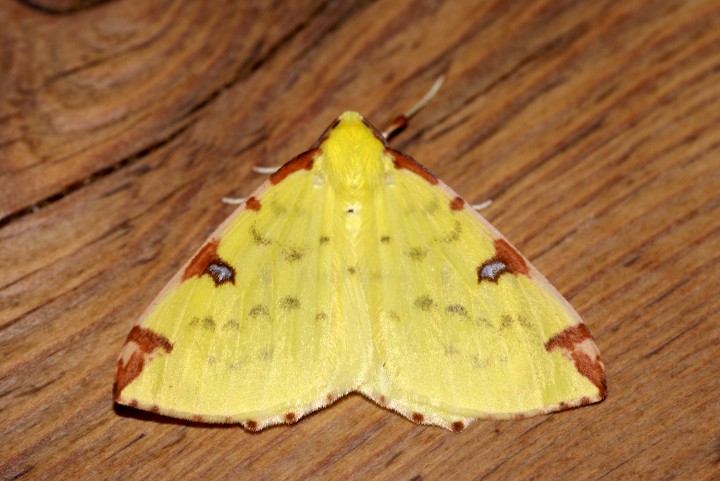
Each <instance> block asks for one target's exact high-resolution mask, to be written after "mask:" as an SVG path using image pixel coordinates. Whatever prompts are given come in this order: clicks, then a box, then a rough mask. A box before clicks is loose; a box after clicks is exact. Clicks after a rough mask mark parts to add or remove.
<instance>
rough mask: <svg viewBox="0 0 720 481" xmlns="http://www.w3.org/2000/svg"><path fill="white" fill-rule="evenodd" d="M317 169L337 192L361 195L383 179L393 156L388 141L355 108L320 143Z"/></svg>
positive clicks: (356, 196) (341, 118) (342, 117)
mask: <svg viewBox="0 0 720 481" xmlns="http://www.w3.org/2000/svg"><path fill="white" fill-rule="evenodd" d="M320 150H321V152H322V154H321V157H320V159H318V160H319V162H318V169H319V171H320V173H321V174H322V175H323V177H324V178H325V179H326V181H327V182H328V183H329V184H330V185H331V186H332V188H333V189H334V190H335V191H336V193H337V194H338V195H339V196H341V197H346V198H362V197H365V196H366V195H368V194H370V193H371V192H372V191H373V190H374V189H376V188H377V187H379V186H380V185H381V184H382V183H383V182H384V181H385V176H386V172H387V171H388V170H389V168H390V166H391V165H392V160H391V159H390V158H389V156H388V155H387V154H385V144H384V143H383V141H382V140H380V139H379V138H378V137H377V134H376V133H375V132H373V130H371V129H370V128H369V127H368V126H367V125H366V124H365V122H364V121H363V118H362V117H361V116H360V114H358V113H356V112H345V113H344V114H342V115H341V116H340V118H339V119H338V123H337V125H335V127H333V128H332V129H331V130H330V132H329V133H328V135H327V138H326V139H325V140H324V141H323V142H322V143H321V144H320Z"/></svg>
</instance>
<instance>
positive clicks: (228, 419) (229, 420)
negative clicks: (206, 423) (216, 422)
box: [223, 416, 235, 424]
mask: <svg viewBox="0 0 720 481" xmlns="http://www.w3.org/2000/svg"><path fill="white" fill-rule="evenodd" d="M234 422H235V421H233V418H231V417H230V416H225V419H223V423H225V424H232V423H234Z"/></svg>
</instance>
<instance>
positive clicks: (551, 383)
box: [358, 151, 605, 430]
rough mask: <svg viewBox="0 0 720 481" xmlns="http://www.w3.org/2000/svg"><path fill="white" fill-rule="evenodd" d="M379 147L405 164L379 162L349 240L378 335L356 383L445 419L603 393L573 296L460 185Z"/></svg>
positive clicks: (524, 409)
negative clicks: (380, 185) (381, 179)
mask: <svg viewBox="0 0 720 481" xmlns="http://www.w3.org/2000/svg"><path fill="white" fill-rule="evenodd" d="M388 155H389V156H390V157H391V158H393V159H394V162H393V164H395V163H397V162H398V160H400V161H401V162H402V163H403V164H404V165H406V166H409V167H411V168H412V169H413V170H408V168H405V169H392V170H391V169H388V173H389V174H388V175H390V176H391V177H392V178H391V179H389V180H388V182H387V187H386V188H385V189H382V190H381V191H378V195H376V196H375V197H374V198H373V202H372V206H370V207H369V208H368V210H370V211H371V214H370V215H368V221H369V222H368V226H367V229H366V230H364V231H363V238H362V239H361V240H360V241H359V242H358V246H359V247H361V248H362V253H361V254H359V257H362V258H364V259H366V262H365V265H366V266H367V269H368V271H369V276H368V278H367V279H366V282H365V284H364V288H365V291H366V292H367V299H368V303H369V305H370V306H371V312H372V316H371V319H370V322H371V325H372V334H373V344H374V347H375V357H374V361H373V370H372V375H371V376H369V377H368V379H367V380H366V382H365V383H364V384H363V386H362V387H361V390H362V392H364V393H365V394H367V395H368V396H369V397H371V398H372V399H374V400H375V401H377V402H378V403H380V404H382V405H384V406H387V407H389V408H391V409H394V410H396V411H398V412H400V413H401V414H403V415H404V416H406V417H408V418H409V419H412V420H414V421H415V422H420V423H428V424H436V425H440V426H443V427H446V428H449V429H454V430H460V429H463V428H464V427H465V426H466V425H467V423H468V422H470V421H471V420H472V419H475V418H484V417H493V418H510V417H524V416H531V415H534V414H539V413H546V412H550V411H557V410H561V409H565V408H568V407H574V406H579V405H581V404H587V403H591V402H597V401H599V400H601V399H602V398H603V397H604V396H605V377H604V367H603V364H602V361H601V359H600V355H599V352H598V349H597V347H596V345H595V343H594V341H593V340H592V337H591V336H590V333H589V332H588V330H587V329H586V328H585V326H584V324H582V322H581V320H580V318H579V317H578V315H577V314H576V313H575V311H574V310H573V309H572V307H570V305H569V304H568V303H567V302H566V301H565V300H564V299H563V298H562V297H561V296H560V295H559V294H558V293H557V292H556V291H555V289H554V288H552V287H551V286H550V285H549V284H548V283H547V281H546V280H545V279H544V278H543V277H542V276H541V275H540V274H539V273H538V272H537V271H536V270H535V269H534V268H533V267H532V266H531V265H530V264H529V263H528V262H527V260H525V259H524V258H523V257H522V256H521V255H520V254H519V253H518V252H517V251H516V250H515V249H514V248H513V247H512V246H511V245H510V244H509V243H508V242H507V240H505V238H504V237H502V236H501V235H500V234H499V233H498V232H497V231H496V230H495V229H494V228H493V227H492V226H491V225H490V224H489V223H488V222H487V221H485V220H484V219H483V218H482V217H481V216H480V215H479V214H478V213H477V212H475V211H474V210H473V209H472V208H471V207H470V206H467V205H466V204H465V202H464V201H463V200H462V199H461V198H460V197H458V196H457V194H455V193H454V192H452V191H451V190H450V189H449V188H448V187H447V186H445V185H444V184H442V183H440V182H439V181H438V180H437V179H435V178H434V177H433V176H432V175H431V174H429V173H427V172H425V171H422V170H419V168H418V166H417V164H415V163H414V161H413V160H412V159H409V158H407V157H406V156H404V155H403V154H400V153H398V152H393V151H388ZM386 163H388V164H389V163H390V162H388V161H387V160H386ZM418 173H420V174H421V175H418Z"/></svg>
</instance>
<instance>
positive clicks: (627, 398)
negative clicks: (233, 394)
mask: <svg viewBox="0 0 720 481" xmlns="http://www.w3.org/2000/svg"><path fill="white" fill-rule="evenodd" d="M0 25H2V28H0V71H1V72H2V75H0V219H1V220H0V478H2V479H23V480H24V479H82V478H90V479H146V478H152V479H200V478H202V479H268V480H270V479H272V480H277V479H312V480H315V479H392V480H397V479H405V480H411V479H412V480H421V479H425V480H430V479H530V478H532V479H573V480H586V479H587V480H591V479H593V480H594V479H693V480H698V479H708V480H709V479H719V478H720V425H719V424H718V417H719V415H720V409H719V407H720V406H719V394H718V393H719V392H720V389H719V388H720V382H719V379H720V362H719V361H718V357H719V354H720V349H719V347H720V323H718V316H717V312H718V311H719V310H720V295H718V294H720V292H719V290H718V287H717V286H718V278H719V276H720V268H719V266H720V264H719V262H718V259H719V258H720V222H719V221H720V160H719V159H720V4H718V2H716V1H713V0H705V1H702V0H696V1H681V0H657V1H654V0H630V1H626V2H611V1H585V2H579V1H555V0H537V1H527V2H522V1H518V2H505V1H501V0H495V1H487V2H442V1H421V2H409V1H389V0H380V1H375V2H372V1H347V2H322V1H306V2H275V3H274V4H271V3H270V2H255V3H253V2H231V1H224V2H221V1H217V2H188V1H184V2H181V1H170V0H149V1H146V2H132V1H129V0H111V1H102V2H92V1H89V2H88V1H81V0H78V1H70V0H65V1H59V2H52V1H50V0H42V1H40V0H38V1H32V2H30V1H28V2H10V1H8V2H2V3H0ZM441 73H445V74H446V75H447V82H446V84H445V86H444V87H443V89H442V90H441V92H440V94H439V95H438V97H437V98H436V99H434V100H433V101H432V102H431V104H430V105H429V106H428V107H427V108H426V109H425V110H423V111H422V112H421V113H420V114H419V115H418V116H417V117H416V118H415V119H413V122H412V123H411V125H410V126H409V127H408V129H407V130H406V131H405V132H404V133H403V134H401V135H400V136H399V137H398V138H397V139H396V140H395V142H394V146H395V147H396V148H399V149H401V150H404V151H406V152H408V153H409V154H411V155H412V156H413V157H415V158H417V159H419V160H420V161H421V162H422V163H423V164H424V165H426V166H427V167H428V168H430V169H431V170H432V171H433V172H434V173H435V174H436V175H438V176H439V177H440V178H442V179H443V180H444V181H445V182H447V183H448V184H449V185H451V186H453V187H454V188H455V189H456V190H457V191H458V192H460V193H461V194H462V195H464V196H465V197H466V199H467V200H468V201H471V202H479V201H482V200H485V199H488V198H491V199H493V200H494V203H493V204H492V206H491V207H489V208H488V209H487V210H486V211H485V212H484V214H485V215H486V216H487V217H488V218H489V220H490V221H491V222H493V223H494V225H495V226H497V227H498V228H499V229H500V230H501V231H502V232H503V233H504V234H505V235H506V236H507V237H508V238H509V239H510V240H511V241H512V242H513V243H514V244H515V245H516V246H518V247H519V248H520V249H521V250H522V251H523V252H524V254H525V255H526V256H528V257H529V258H530V259H532V260H533V262H534V263H535V265H536V266H537V267H538V268H539V269H540V271H542V272H543V273H545V274H546V276H547V277H548V278H549V279H550V280H551V282H553V283H554V284H555V285H556V286H557V287H558V289H559V290H560V291H561V292H563V293H564V294H565V295H566V296H567V297H568V299H569V300H570V301H571V302H572V303H573V304H574V306H575V307H576V308H577V310H578V311H579V312H580V313H581V315H582V316H583V318H584V319H585V321H586V323H587V325H588V326H589V327H590V329H591V330H592V332H593V334H594V335H595V337H596V339H597V342H598V345H599V346H600V349H601V351H602V353H603V356H604V358H605V362H606V365H607V369H608V382H609V397H608V399H606V400H605V401H604V402H603V403H601V404H599V405H595V406H590V407H585V408H582V409H577V410H572V411H569V412H564V413H560V414H556V415H550V416H544V417H537V418H531V419H526V420H522V421H507V422H493V421H479V422H476V423H475V424H473V425H471V427H470V428H468V429H467V430H466V431H465V432H463V433H462V434H455V433H451V432H446V431H444V430H441V429H438V428H431V427H419V426H416V425H414V424H412V423H410V422H408V421H407V420H405V419H403V418H401V417H399V416H397V415H395V414H393V413H391V412H388V411H385V410H382V409H380V408H378V407H377V406H375V405H373V404H372V403H370V402H369V401H367V400H365V399H364V398H362V397H361V396H358V395H351V396H349V397H347V398H344V399H342V400H341V401H339V402H338V403H336V404H335V405H333V406H332V407H331V408H329V409H325V410H322V411H320V412H317V413H315V414H313V415H312V416H309V417H308V418H306V419H303V420H302V421H301V422H299V423H297V424H295V425H292V426H282V427H276V428H272V429H268V430H266V431H264V432H261V433H259V434H251V433H248V432H245V431H243V430H242V429H241V428H237V427H208V426H204V425H193V424H192V423H183V422H176V421H173V420H170V419H165V418H159V417H154V416H151V415H146V414H142V413H138V412H134V411H133V410H131V409H122V408H119V407H115V406H113V402H112V396H111V387H112V382H113V375H114V366H115V359H116V356H117V353H118V351H119V349H120V346H121V345H122V342H123V340H124V338H125V336H126V334H127V332H128V331H129V329H130V327H131V326H132V324H133V323H134V321H135V319H136V318H137V316H138V315H139V314H140V313H141V312H142V310H143V309H144V307H145V306H146V305H147V304H148V303H149V302H150V301H151V300H152V298H153V297H154V296H155V294H156V293H157V292H158V291H159V290H160V289H161V288H162V286H163V285H164V283H165V282H166V281H167V280H168V279H169V278H170V277H171V275H172V274H173V273H174V272H175V271H176V270H177V269H178V268H179V267H180V266H181V265H182V263H183V262H184V261H185V260H186V259H187V258H188V257H189V256H190V255H191V254H192V253H193V251H194V250H195V249H196V248H197V247H198V246H199V245H200V244H201V243H202V241H203V240H204V239H205V237H206V236H207V235H208V234H209V233H210V232H211V231H212V230H213V229H214V227H215V226H216V225H217V224H218V223H219V222H221V221H222V219H224V218H225V217H226V216H228V215H229V214H230V213H231V211H232V208H231V207H229V206H227V205H224V204H222V203H221V202H220V201H219V200H220V198H221V197H223V196H226V195H236V196H241V195H244V194H247V193H248V192H249V191H250V190H251V189H252V188H254V186H256V185H258V184H259V183H260V181H261V178H259V177H258V176H257V175H256V174H253V173H252V172H251V167H252V166H253V165H257V164H270V165H272V164H278V163H281V162H284V161H285V160H287V159H289V158H291V157H292V156H293V155H295V154H297V153H299V152H301V151H302V150H304V149H305V148H307V147H308V146H309V145H311V144H312V143H313V142H314V140H315V139H316V137H317V136H318V135H319V134H320V133H321V132H322V131H323V129H324V128H325V127H326V126H327V125H328V124H329V123H330V122H331V121H332V120H333V119H334V117H335V116H336V115H338V114H339V113H340V112H342V111H343V110H346V109H356V110H359V111H360V112H362V113H364V115H366V116H367V117H368V118H369V119H370V120H371V121H373V122H374V123H375V124H376V125H378V126H380V127H382V126H384V125H387V124H388V123H389V122H390V120H392V118H394V117H395V116H396V115H397V114H398V113H400V112H402V111H403V110H405V109H406V108H408V107H409V106H410V105H412V104H413V103H414V101H416V100H417V99H418V98H420V96H421V95H422V94H423V93H424V92H425V90H426V89H427V88H428V87H429V86H430V85H431V83H432V82H433V81H434V79H435V78H436V77H437V76H438V75H439V74H441Z"/></svg>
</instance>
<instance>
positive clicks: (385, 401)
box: [378, 394, 387, 404]
mask: <svg viewBox="0 0 720 481" xmlns="http://www.w3.org/2000/svg"><path fill="white" fill-rule="evenodd" d="M378 401H380V404H387V399H385V396H383V395H382V394H381V395H380V397H379V398H378Z"/></svg>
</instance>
